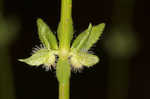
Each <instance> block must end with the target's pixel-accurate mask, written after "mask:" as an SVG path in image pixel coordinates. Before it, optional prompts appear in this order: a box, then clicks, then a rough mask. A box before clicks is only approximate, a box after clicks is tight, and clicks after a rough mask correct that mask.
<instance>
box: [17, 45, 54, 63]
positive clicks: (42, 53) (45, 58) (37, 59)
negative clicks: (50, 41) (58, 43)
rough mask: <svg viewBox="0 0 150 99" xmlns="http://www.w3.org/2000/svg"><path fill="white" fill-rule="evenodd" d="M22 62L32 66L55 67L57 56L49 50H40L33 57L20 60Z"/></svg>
mask: <svg viewBox="0 0 150 99" xmlns="http://www.w3.org/2000/svg"><path fill="white" fill-rule="evenodd" d="M19 61H21V62H25V63H27V64H29V65H31V66H38V65H42V64H44V65H53V64H54V63H55V56H54V55H53V53H52V52H50V51H49V50H48V49H45V48H43V49H40V50H38V51H37V52H35V53H34V54H33V55H32V56H30V57H29V58H26V59H19Z"/></svg>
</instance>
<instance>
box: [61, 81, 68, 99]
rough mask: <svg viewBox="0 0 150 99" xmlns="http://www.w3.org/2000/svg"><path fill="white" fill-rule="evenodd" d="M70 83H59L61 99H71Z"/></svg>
mask: <svg viewBox="0 0 150 99" xmlns="http://www.w3.org/2000/svg"><path fill="white" fill-rule="evenodd" d="M69 87H70V86H69V81H68V82H67V83H59V99H69Z"/></svg>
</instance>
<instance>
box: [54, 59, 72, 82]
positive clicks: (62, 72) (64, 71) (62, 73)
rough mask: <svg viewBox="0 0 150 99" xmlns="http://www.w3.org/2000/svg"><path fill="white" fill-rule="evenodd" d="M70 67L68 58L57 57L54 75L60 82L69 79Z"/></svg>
mask: <svg viewBox="0 0 150 99" xmlns="http://www.w3.org/2000/svg"><path fill="white" fill-rule="evenodd" d="M70 74H71V68H70V64H69V61H68V59H63V58H59V60H58V62H57V66H56V76H57V79H58V81H59V82H60V83H66V82H68V81H69V78H70Z"/></svg>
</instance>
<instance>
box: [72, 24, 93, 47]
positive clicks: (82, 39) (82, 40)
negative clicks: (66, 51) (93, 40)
mask: <svg viewBox="0 0 150 99" xmlns="http://www.w3.org/2000/svg"><path fill="white" fill-rule="evenodd" d="M91 30H92V24H89V27H88V29H86V30H85V31H83V32H82V33H80V35H79V36H78V37H77V38H76V39H75V40H74V42H73V44H72V47H71V48H72V49H76V50H80V49H82V48H83V47H84V46H85V44H86V42H87V40H88V38H89V34H90V32H91Z"/></svg>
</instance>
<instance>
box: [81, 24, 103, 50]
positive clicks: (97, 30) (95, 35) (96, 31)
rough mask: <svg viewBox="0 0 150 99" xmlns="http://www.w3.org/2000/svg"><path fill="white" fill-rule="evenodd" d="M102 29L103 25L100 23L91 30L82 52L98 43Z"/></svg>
mask: <svg viewBox="0 0 150 99" xmlns="http://www.w3.org/2000/svg"><path fill="white" fill-rule="evenodd" d="M104 27H105V23H101V24H99V25H96V26H94V27H93V28H92V31H91V33H90V35H89V38H88V40H87V42H86V44H85V46H84V47H83V49H84V50H89V49H90V48H91V47H92V46H93V44H95V43H96V42H97V41H98V39H99V37H100V36H101V34H102V33H103V30H104Z"/></svg>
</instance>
